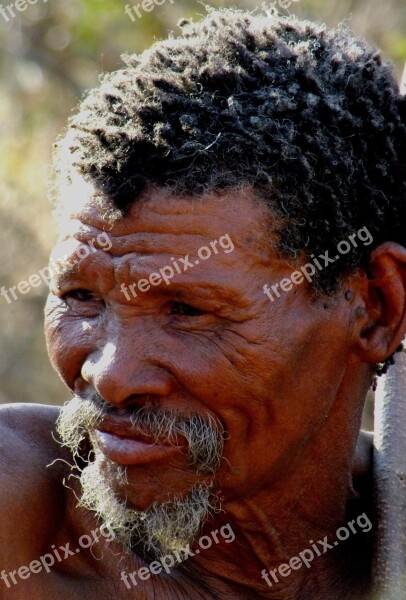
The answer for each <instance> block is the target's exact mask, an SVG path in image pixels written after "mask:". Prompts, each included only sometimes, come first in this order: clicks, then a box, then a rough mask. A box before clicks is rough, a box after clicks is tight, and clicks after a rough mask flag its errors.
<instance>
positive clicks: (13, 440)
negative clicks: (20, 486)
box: [0, 404, 59, 476]
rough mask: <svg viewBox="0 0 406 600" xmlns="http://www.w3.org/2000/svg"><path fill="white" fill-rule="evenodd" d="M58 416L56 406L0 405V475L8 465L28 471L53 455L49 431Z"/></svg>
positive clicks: (51, 437)
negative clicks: (38, 462)
mask: <svg viewBox="0 0 406 600" xmlns="http://www.w3.org/2000/svg"><path fill="white" fill-rule="evenodd" d="M58 414H59V407H57V406H43V405H40V404H5V405H3V406H0V476H1V475H2V474H3V475H7V472H8V471H9V470H10V467H11V466H14V467H15V466H17V465H19V466H20V468H22V469H24V467H25V466H26V467H27V469H28V468H31V469H32V468H33V465H35V463H36V462H37V461H38V460H41V458H44V459H46V458H51V457H52V455H53V453H54V452H55V451H56V452H57V448H58V444H57V443H56V442H55V440H54V437H53V432H54V429H55V421H56V419H57V417H58Z"/></svg>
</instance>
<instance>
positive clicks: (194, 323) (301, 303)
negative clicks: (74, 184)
mask: <svg viewBox="0 0 406 600" xmlns="http://www.w3.org/2000/svg"><path fill="white" fill-rule="evenodd" d="M103 231H107V233H108V236H109V239H110V240H111V247H110V248H109V249H107V248H99V249H97V248H96V250H93V249H92V250H91V251H90V253H89V255H88V256H87V257H85V258H81V259H80V261H78V260H77V255H75V248H77V246H79V244H80V243H84V244H86V243H87V244H88V243H89V240H91V239H94V238H97V236H98V235H100V234H101V233H102V232H103ZM271 237H272V235H271V234H270V233H269V232H268V231H267V219H266V215H265V212H264V208H263V207H262V205H261V204H259V203H258V202H255V201H254V198H253V195H252V192H250V191H248V190H247V191H239V192H238V193H237V192H227V193H223V194H222V196H221V197H220V196H215V195H213V196H207V197H204V198H199V199H188V198H179V197H166V196H165V194H164V192H162V191H157V190H153V191H150V192H148V193H145V194H144V195H143V197H142V198H141V199H140V201H139V202H137V203H136V204H135V205H134V206H133V207H132V209H131V211H130V212H129V214H128V215H127V216H126V217H125V218H123V219H122V220H119V221H116V222H115V223H114V224H113V225H109V224H108V223H107V222H106V221H104V220H103V218H102V217H101V211H100V209H98V208H97V207H96V204H95V203H94V202H93V201H92V199H91V198H89V200H88V202H87V203H85V204H84V208H83V209H82V210H81V212H80V214H78V215H76V216H75V217H72V222H71V227H70V232H69V233H68V234H67V236H66V239H65V240H64V241H63V242H62V245H61V246H60V247H59V248H58V251H57V253H58V255H63V254H65V253H66V252H69V253H71V254H70V258H69V259H67V261H66V262H67V269H66V272H65V273H64V274H63V275H59V276H57V277H56V278H55V281H54V282H52V283H51V293H50V296H49V300H48V304H47V309H46V334H47V342H48V348H49V353H50V356H51V359H52V362H53V364H54V366H55V367H56V369H57V370H58V372H59V373H60V375H61V377H62V378H63V380H64V381H65V382H66V384H67V385H68V386H69V388H70V389H71V390H72V392H73V393H74V394H75V395H76V396H77V397H78V398H79V399H86V398H87V399H92V398H100V399H101V401H102V403H104V404H105V406H108V407H110V408H111V416H110V417H108V418H107V421H106V422H107V423H108V425H107V426H104V433H102V434H98V433H94V432H91V441H92V443H93V445H94V446H95V449H96V455H97V456H98V457H99V461H100V463H101V464H104V465H105V469H104V476H105V477H106V479H108V477H109V473H110V472H111V468H112V467H115V465H117V464H118V465H121V466H124V467H125V468H126V477H125V478H122V479H121V483H120V485H119V484H117V483H116V485H118V487H119V488H120V486H121V489H120V490H119V491H120V493H121V494H122V497H123V498H124V497H125V498H126V502H127V506H129V507H130V508H132V509H136V510H139V511H144V510H145V509H147V508H148V507H149V506H151V504H152V503H154V502H158V503H160V502H165V501H167V500H168V498H170V497H172V496H179V495H180V496H182V495H185V494H187V493H188V492H189V491H190V490H191V489H192V488H193V486H196V485H197V484H199V483H209V482H211V481H212V480H213V482H214V489H215V491H219V490H221V494H222V496H223V498H224V500H225V502H227V501H230V500H235V499H239V498H243V497H247V496H249V495H251V494H253V493H255V492H256V491H257V490H259V489H261V488H266V487H269V486H272V485H274V484H275V483H276V482H277V481H280V480H283V478H285V477H287V475H288V473H289V472H291V471H292V470H294V469H295V468H297V467H298V466H299V465H300V456H301V453H302V452H303V449H304V448H305V447H306V445H307V444H309V443H311V439H312V436H314V435H315V434H317V431H318V429H319V428H320V427H321V424H322V423H323V421H324V420H325V419H326V417H327V415H328V414H329V412H330V410H331V407H332V405H333V401H334V398H335V395H336V391H337V389H338V386H339V382H340V380H341V378H342V376H343V373H344V371H345V365H346V360H347V358H348V352H349V348H348V335H347V329H346V326H345V325H344V324H343V319H344V317H343V314H344V313H343V311H344V310H345V309H344V308H343V307H342V305H341V303H340V301H337V303H336V305H334V306H333V307H332V306H331V305H330V307H329V310H327V309H326V304H325V302H326V299H323V298H319V299H315V298H313V297H312V294H311V290H310V289H309V287H308V284H306V283H303V284H301V285H298V286H296V287H295V289H294V290H292V291H290V292H288V293H282V295H281V296H280V298H276V299H275V301H274V302H271V301H270V300H269V299H268V297H267V296H266V295H265V294H264V292H263V286H264V284H265V283H268V284H269V285H272V284H274V283H277V282H279V281H280V280H281V279H282V278H283V277H286V276H289V275H290V274H291V272H292V271H293V270H295V266H294V265H292V261H290V263H289V262H288V261H285V260H281V259H279V258H277V255H276V252H275V251H273V250H272V245H271V244H270V243H269V240H270V239H271ZM274 239H276V238H274ZM215 240H217V241H218V243H217V245H215V244H214V241H215ZM221 244H222V245H221ZM94 246H95V244H94ZM203 246H204V247H206V248H208V249H209V250H210V255H209V252H207V251H203V252H202V251H201V250H200V249H201V248H202V247H203ZM214 248H216V250H217V252H215V250H214ZM199 251H200V253H199ZM83 254H86V253H83ZM185 257H188V259H187V262H186V263H185V262H184V261H185ZM203 257H204V258H203ZM73 260H76V262H78V264H77V265H76V266H75V267H73V268H71V267H69V266H68V263H69V264H70V263H71V262H72V261H73ZM174 261H176V262H177V264H178V267H179V269H177V268H175V262H174ZM197 261H198V264H197ZM167 266H172V267H173V269H172V270H173V272H174V274H173V276H172V277H171V278H170V279H169V277H168V281H169V283H168V284H167V282H166V281H165V280H164V279H162V278H161V281H160V282H159V280H158V278H156V277H155V278H154V277H153V276H152V277H151V274H152V273H158V274H159V273H160V270H161V269H164V268H165V267H167ZM185 267H186V268H185ZM178 270H179V271H180V272H178ZM164 273H165V271H164ZM166 273H170V272H169V271H166ZM150 277H151V279H149V278H150ZM141 279H147V280H148V281H149V283H150V285H149V287H148V285H147V284H145V283H144V284H142V283H141V282H140V280H141ZM151 282H154V283H153V284H152V283H151ZM134 284H135V286H134ZM131 286H132V287H131ZM141 290H144V291H141ZM141 407H150V408H151V410H153V411H158V413H159V411H160V410H164V411H165V413H166V414H174V415H177V416H178V417H180V418H184V419H188V418H190V417H191V416H193V417H194V418H195V417H196V418H201V419H203V420H207V419H209V420H210V422H211V423H212V424H214V429H215V430H216V429H217V430H218V431H221V429H223V430H224V432H225V435H224V436H221V437H224V438H225V442H224V451H223V459H222V460H221V461H220V464H219V466H218V468H217V466H216V471H215V473H214V474H208V472H204V469H203V472H201V471H199V468H198V466H196V464H193V461H191V459H190V456H189V455H188V453H187V451H186V448H185V446H186V444H185V440H184V438H183V437H182V434H181V433H179V431H177V434H176V436H175V437H174V438H173V439H172V442H173V445H172V446H170V445H168V444H165V439H164V437H162V436H161V438H160V437H159V432H158V433H157V437H156V439H155V444H151V443H149V444H148V441H149V442H151V440H148V437H145V435H142V434H139V435H138V437H137V432H135V433H131V435H130V434H129V430H128V423H129V419H130V418H131V415H132V414H133V413H134V411H137V410H139V409H140V408H141ZM109 419H110V421H109ZM120 419H122V421H120ZM122 423H124V425H122ZM97 427H99V426H96V428H97ZM99 429H101V430H103V425H100V427H99ZM106 430H107V431H106ZM220 435H221V434H220ZM129 438H130V439H129Z"/></svg>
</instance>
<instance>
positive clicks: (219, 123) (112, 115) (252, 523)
mask: <svg viewBox="0 0 406 600" xmlns="http://www.w3.org/2000/svg"><path fill="white" fill-rule="evenodd" d="M182 27H183V35H182V37H180V38H176V39H170V40H166V41H163V42H159V43H156V44H154V46H153V47H152V48H151V49H150V50H148V51H146V52H145V53H144V54H142V55H141V56H140V57H129V58H127V59H126V60H127V66H126V68H124V69H123V70H121V71H118V72H116V73H113V74H111V75H108V76H107V77H105V79H104V80H103V82H102V84H101V86H100V87H99V88H98V89H96V90H93V91H91V92H90V93H89V94H88V96H87V97H86V98H85V100H84V101H83V103H82V105H81V107H80V111H79V113H78V114H77V115H76V116H74V117H73V118H72V120H71V122H70V125H69V129H68V132H67V134H66V136H65V137H64V138H63V140H61V141H60V143H59V145H58V149H57V163H56V164H57V168H56V171H57V175H58V177H57V184H56V190H57V195H58V205H59V209H60V214H61V236H60V244H59V246H58V247H57V249H55V252H54V254H53V256H54V258H57V257H60V256H65V263H66V264H65V268H64V269H60V270H59V272H58V274H57V275H56V276H55V277H54V279H53V281H52V282H51V285H50V296H49V300H48V303H47V308H46V336H47V344H48V349H49V354H50V357H51V361H52V363H53V365H54V367H55V369H56V370H57V372H58V373H59V375H60V376H61V377H62V379H63V381H64V382H65V383H66V385H67V386H68V388H69V390H70V391H71V393H72V394H73V399H72V401H71V402H70V403H68V404H67V405H66V406H65V407H64V408H63V409H62V411H59V410H58V409H56V408H51V407H41V406H24V405H18V406H7V407H4V408H2V410H1V424H2V425H1V426H2V436H1V440H2V442H1V465H2V471H1V483H2V485H1V490H2V497H1V498H2V507H3V509H2V512H1V515H2V516H1V519H2V525H1V527H2V545H1V565H2V569H3V570H2V573H1V578H2V580H3V581H2V588H1V589H2V591H1V597H2V598H3V597H4V598H12V599H13V598H17V599H21V598H30V599H31V600H39V599H43V598H58V599H61V600H63V599H67V598H69V599H76V598H97V599H100V598H112V597H114V598H143V599H144V598H145V599H150V598H151V599H152V598H159V599H161V598H162V599H165V600H166V599H168V600H169V599H175V598H176V599H188V600H189V599H195V598H196V599H197V598H208V599H212V598H221V599H222V600H223V599H235V598H238V599H258V598H264V599H268V598H269V599H273V598H278V599H280V600H293V599H295V600H313V599H320V600H335V599H340V600H343V599H351V600H353V599H361V598H362V599H366V598H371V597H372V594H373V591H372V587H371V555H372V549H373V537H374V525H375V528H376V523H374V514H373V506H372V501H371V468H370V446H369V442H368V440H367V439H366V438H365V436H362V435H361V436H360V437H359V429H360V421H361V414H362V409H363V404H364V400H365V396H366V394H367V391H368V389H369V387H370V386H371V385H373V383H374V379H375V375H376V372H378V373H380V372H382V370H385V369H386V368H387V366H388V364H389V363H390V362H391V361H393V355H394V353H395V352H396V350H397V349H399V345H400V343H401V340H402V339H403V337H404V335H405V331H406V323H405V299H406V250H405V246H406V239H405V238H406V234H405V228H404V219H405V216H406V215H405V212H406V203H405V194H406V186H405V175H404V173H405V169H404V157H405V155H406V154H405V150H406V148H405V144H406V136H405V133H406V131H405V115H406V110H405V109H406V106H405V101H404V99H403V98H402V97H401V96H400V94H399V91H398V88H397V85H396V82H395V80H394V77H393V74H392V71H391V68H390V67H389V66H388V65H387V64H385V63H382V61H381V58H380V55H379V53H378V52H376V51H375V50H374V49H370V48H369V47H367V46H366V45H365V44H364V43H362V42H360V41H357V40H354V39H353V38H352V37H351V36H350V34H349V33H348V32H347V31H346V30H345V29H338V30H336V31H332V32H326V31H325V30H324V28H323V27H321V26H318V25H315V24H312V23H309V22H304V21H299V20H296V19H295V18H293V17H279V16H277V15H275V14H267V15H263V16H260V15H257V16H252V15H250V14H248V13H246V12H240V11H233V10H224V11H212V12H209V14H208V16H207V17H206V18H205V19H204V20H203V21H202V22H201V23H198V24H196V25H194V24H191V23H188V22H186V21H185V22H183V23H182ZM104 232H106V233H107V234H108V236H109V239H110V242H111V243H109V248H108V249H106V248H99V249H96V251H94V252H93V251H92V252H86V253H84V256H85V257H84V258H83V259H80V260H78V259H77V257H78V256H81V255H82V254H83V252H81V253H79V252H78V250H79V249H80V248H83V247H86V246H87V245H88V244H89V240H94V239H95V238H96V236H97V235H101V234H103V233H104ZM58 264H60V262H59V263H58ZM57 419H58V421H57V424H56V428H57V430H58V435H56V434H54V433H53V432H54V431H55V422H56V420H57ZM60 440H62V442H63V446H62V447H61V443H60ZM357 440H358V444H357ZM98 528H100V531H103V533H102V535H100V531H99V530H98ZM102 528H104V529H102ZM97 531H99V534H98V535H96V533H97ZM90 532H92V535H90ZM95 532H96V533H95ZM106 532H109V535H106ZM88 538H89V539H90V541H89V540H88ZM78 540H82V542H83V540H86V543H82V542H80V541H79V544H78ZM92 540H93V541H92ZM85 546H87V548H85ZM57 553H58V554H59V555H60V556H59V557H58V556H57ZM45 556H47V558H44V557H45ZM50 557H51V558H50ZM51 563H52V564H51ZM45 565H47V568H45ZM48 565H49V566H48Z"/></svg>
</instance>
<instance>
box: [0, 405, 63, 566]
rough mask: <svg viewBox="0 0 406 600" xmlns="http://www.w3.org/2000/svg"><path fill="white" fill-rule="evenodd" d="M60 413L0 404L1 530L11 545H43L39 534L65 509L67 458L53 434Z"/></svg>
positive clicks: (50, 408)
mask: <svg viewBox="0 0 406 600" xmlns="http://www.w3.org/2000/svg"><path fill="white" fill-rule="evenodd" d="M58 414H59V408H58V407H53V406H42V405H35V404H15V405H14V404H13V405H10V404H8V405H3V406H1V407H0V502H1V506H2V510H1V511H0V529H1V533H2V536H1V537H2V538H3V539H4V540H8V541H9V544H11V545H12V546H14V544H16V545H17V546H18V545H19V544H23V545H28V544H31V547H33V546H35V545H37V544H41V543H42V539H41V535H40V533H41V532H44V533H45V532H46V530H47V529H48V523H50V522H51V521H55V520H57V519H58V511H63V506H64V501H63V497H64V492H63V486H62V479H63V476H64V472H66V470H67V467H66V463H65V462H64V461H65V460H66V458H67V457H66V456H65V452H64V450H63V449H62V448H61V447H60V446H59V444H58V443H57V442H56V441H55V439H54V437H53V432H54V428H55V421H56V419H57V417H58ZM58 459H62V460H58ZM31 537H32V539H31ZM14 549H15V548H14ZM0 555H1V549H0Z"/></svg>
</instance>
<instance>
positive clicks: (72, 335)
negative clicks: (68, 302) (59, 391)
mask: <svg viewBox="0 0 406 600" xmlns="http://www.w3.org/2000/svg"><path fill="white" fill-rule="evenodd" d="M45 338H46V344H47V349H48V354H49V358H50V360H51V363H52V366H53V367H54V369H55V370H56V372H57V373H58V375H59V376H60V377H61V379H62V380H63V381H64V383H66V385H67V386H68V387H69V388H70V389H71V390H73V388H74V382H75V379H76V378H77V377H78V376H79V374H80V369H81V365H82V363H83V360H84V358H85V356H86V355H87V353H88V352H89V351H90V335H89V332H87V331H86V327H85V326H84V323H83V321H81V320H79V319H74V318H70V317H68V316H67V315H66V313H65V311H64V310H63V308H61V305H60V303H59V302H58V301H56V300H55V299H50V300H48V302H47V305H46V307H45Z"/></svg>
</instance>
